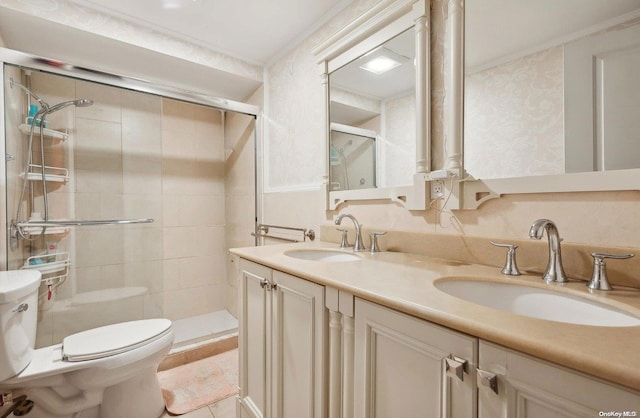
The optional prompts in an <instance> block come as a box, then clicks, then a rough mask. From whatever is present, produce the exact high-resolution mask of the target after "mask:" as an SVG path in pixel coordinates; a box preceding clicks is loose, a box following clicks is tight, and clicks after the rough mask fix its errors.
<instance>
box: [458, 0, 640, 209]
mask: <svg viewBox="0 0 640 418" xmlns="http://www.w3.org/2000/svg"><path fill="white" fill-rule="evenodd" d="M458 2H459V7H460V9H461V10H463V11H464V3H465V0H450V2H449V9H450V12H449V19H448V22H447V26H448V27H447V29H448V33H449V37H450V39H449V42H450V54H451V65H452V69H451V71H450V72H449V80H448V85H449V91H450V92H451V96H452V101H453V102H454V103H453V105H452V106H451V108H450V110H451V111H450V112H448V113H449V116H448V121H447V124H448V126H456V127H458V128H459V131H456V130H454V131H451V130H450V131H449V132H450V133H454V135H453V136H450V137H453V138H454V141H452V142H456V143H458V144H459V146H460V147H461V148H463V147H462V144H463V142H464V139H463V128H462V127H463V126H464V119H463V115H464V13H458V14H456V13H453V14H452V11H451V7H452V4H453V3H458ZM456 8H457V7H454V9H456ZM456 62H457V64H456ZM464 173H465V177H463V178H462V179H461V180H459V181H458V184H457V187H456V188H455V189H456V190H454V192H455V193H454V196H455V199H452V201H451V203H450V204H448V205H447V206H448V207H449V208H451V209H456V208H457V209H477V208H478V207H479V206H480V205H482V204H483V203H484V202H486V201H487V200H490V199H495V198H499V197H500V196H502V195H506V194H522V193H564V192H602V191H623V190H640V169H637V168H634V169H627V170H612V171H592V172H584V173H565V174H555V175H542V176H528V177H511V178H502V179H485V180H483V179H474V178H473V177H471V176H469V175H468V174H467V173H466V172H464Z"/></svg>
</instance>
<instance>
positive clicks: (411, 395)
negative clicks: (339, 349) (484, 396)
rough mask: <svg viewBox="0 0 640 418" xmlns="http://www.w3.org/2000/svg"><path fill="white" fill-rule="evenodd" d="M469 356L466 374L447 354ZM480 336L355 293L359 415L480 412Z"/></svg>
mask: <svg viewBox="0 0 640 418" xmlns="http://www.w3.org/2000/svg"><path fill="white" fill-rule="evenodd" d="M450 354H452V355H454V356H455V357H458V358H462V359H466V360H467V361H468V372H469V374H463V376H462V378H463V380H460V379H458V378H457V377H448V376H447V373H446V365H445V363H446V361H445V358H446V357H448V356H449V355H450ZM476 359H477V340H476V339H475V338H471V337H469V336H466V335H463V334H460V333H457V332H454V331H451V330H449V329H446V328H444V327H440V326H437V325H434V324H431V323H429V322H426V321H423V320H420V319H417V318H414V317H411V316H409V315H405V314H402V313H399V312H396V311H393V310H391V309H387V308H384V307H381V306H378V305H375V304H372V303H369V302H365V301H362V300H359V299H356V305H355V377H354V380H355V393H354V397H355V417H356V418H365V417H366V418H374V417H375V418H398V417H407V418H417V417H426V418H436V417H459V418H472V417H475V416H476V412H477V409H476V406H477V396H476V393H477V391H476V386H475V364H476Z"/></svg>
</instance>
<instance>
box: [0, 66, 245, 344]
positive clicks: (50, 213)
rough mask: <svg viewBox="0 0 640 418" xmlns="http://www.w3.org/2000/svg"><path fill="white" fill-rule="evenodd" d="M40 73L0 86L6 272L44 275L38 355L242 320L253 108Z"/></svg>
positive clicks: (13, 75)
mask: <svg viewBox="0 0 640 418" xmlns="http://www.w3.org/2000/svg"><path fill="white" fill-rule="evenodd" d="M6 61H7V60H5V62H6ZM38 67H41V66H40V65H38V64H36V65H35V68H33V67H27V66H25V65H12V64H9V63H5V64H4V66H3V77H2V78H3V91H4V116H5V117H4V121H3V123H4V133H5V141H4V147H5V154H6V159H5V160H6V161H5V173H6V174H5V182H4V185H5V193H3V194H4V198H5V199H6V216H5V218H6V220H5V222H6V225H5V226H6V228H5V230H6V231H7V236H6V268H7V269H21V268H26V269H37V270H40V271H41V272H42V274H43V280H42V284H41V287H40V300H39V309H40V312H39V323H38V334H37V342H36V344H37V346H46V345H51V344H54V343H58V342H60V341H61V340H62V339H63V338H64V337H65V336H67V335H69V334H71V333H74V332H79V331H82V330H85V329H89V328H94V327H97V326H101V325H107V324H111V323H116V322H122V321H127V320H134V319H143V318H154V317H166V318H169V319H172V320H182V319H185V318H188V317H193V316H199V315H203V314H207V313H210V312H216V311H223V310H227V311H230V312H232V313H233V314H235V303H233V302H234V301H235V299H236V298H235V296H234V295H235V288H234V282H233V277H232V276H233V275H232V274H231V273H232V272H229V273H230V274H229V275H227V270H230V269H228V268H227V265H228V263H229V256H228V254H227V249H228V248H229V246H230V245H233V246H237V245H253V243H254V241H253V239H252V238H251V236H250V233H251V232H252V231H253V230H254V228H255V226H254V225H255V219H256V213H255V208H256V204H255V202H256V195H255V183H256V182H255V161H256V160H255V136H256V129H255V127H256V116H257V110H256V109H257V108H256V107H255V106H251V105H244V104H242V103H237V102H230V101H226V100H220V99H210V98H209V99H207V98H206V97H204V96H185V95H184V94H183V93H182V92H179V91H173V90H168V91H161V90H160V89H154V88H153V86H150V85H148V84H144V85H141V86H140V87H139V88H137V86H136V85H135V83H133V84H131V83H129V84H127V85H126V86H122V80H123V79H122V78H113V80H112V79H110V78H107V80H106V81H107V82H105V80H97V81H99V82H96V81H94V80H87V79H86V78H78V77H77V76H76V75H74V74H60V72H62V71H53V70H52V71H48V69H47V68H38ZM55 72H58V73H57V74H56V73H55ZM110 81H113V84H114V85H111V84H112V83H111V82H110ZM124 87H126V88H124ZM238 214H242V215H243V216H239V215H238Z"/></svg>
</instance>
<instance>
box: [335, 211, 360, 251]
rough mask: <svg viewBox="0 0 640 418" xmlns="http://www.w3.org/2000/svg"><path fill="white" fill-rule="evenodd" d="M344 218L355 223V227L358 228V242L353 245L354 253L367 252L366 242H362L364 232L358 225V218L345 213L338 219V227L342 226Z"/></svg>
mask: <svg viewBox="0 0 640 418" xmlns="http://www.w3.org/2000/svg"><path fill="white" fill-rule="evenodd" d="M343 218H349V219H351V220H352V221H353V225H354V226H355V227H356V242H355V243H354V244H353V251H365V250H366V249H367V248H366V247H365V246H364V242H363V241H362V230H361V229H360V227H361V225H360V224H359V223H358V221H357V220H356V218H355V217H354V216H353V215H351V214H349V213H343V214H342V215H340V216H338V217H337V218H336V225H340V222H342V219H343Z"/></svg>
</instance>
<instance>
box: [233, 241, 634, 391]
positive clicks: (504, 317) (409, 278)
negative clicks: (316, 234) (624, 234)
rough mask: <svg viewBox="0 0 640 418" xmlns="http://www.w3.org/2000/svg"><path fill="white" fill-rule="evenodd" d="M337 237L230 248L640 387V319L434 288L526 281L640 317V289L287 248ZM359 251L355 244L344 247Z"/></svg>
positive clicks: (401, 256) (389, 256) (416, 258)
mask: <svg viewBox="0 0 640 418" xmlns="http://www.w3.org/2000/svg"><path fill="white" fill-rule="evenodd" d="M337 247H338V246H337V244H335V243H330V242H322V241H316V242H305V243H297V244H283V245H268V246H262V247H247V248H234V249H231V250H230V251H231V253H232V254H235V255H237V256H239V257H241V258H244V259H247V260H250V261H254V262H256V263H259V264H262V265H265V266H267V267H270V268H273V269H275V270H279V271H282V272H284V273H288V274H291V275H294V276H298V277H301V278H304V279H307V280H310V281H313V282H316V283H319V284H322V285H326V286H330V287H333V288H336V289H339V290H344V291H347V292H350V293H352V294H353V295H355V296H356V297H359V298H362V299H366V300H369V301H372V302H375V303H378V304H380V305H384V306H387V307H389V308H393V309H396V310H398V311H400V312H404V313H406V314H409V315H413V316H415V317H418V318H423V319H425V320H428V321H431V322H433V323H436V324H440V325H443V326H446V327H449V328H451V329H454V330H457V331H461V332H464V333H466V334H469V335H472V336H475V337H478V338H481V339H483V340H486V341H490V342H493V343H496V344H500V345H502V346H505V347H508V348H512V349H514V350H518V351H521V352H523V353H526V354H529V355H532V356H535V357H538V358H541V359H544V360H547V361H550V362H553V363H556V364H559V365H562V366H566V367H568V368H571V369H574V370H577V371H580V372H583V373H587V374H590V375H593V376H597V377H600V378H602V379H606V380H609V381H611V382H614V383H617V384H619V385H622V386H626V387H629V388H632V389H634V390H637V391H640V355H638V350H640V326H635V327H599V326H589V325H575V324H570V323H563V322H555V321H548V320H543V319H536V318H530V317H526V316H520V315H514V314H510V313H506V312H503V311H500V310H497V309H493V308H488V307H484V306H481V305H478V304H475V303H471V302H467V301H465V300H462V299H459V298H456V297H453V296H450V295H448V294H446V293H444V292H442V291H441V290H439V289H437V288H436V287H435V284H434V283H435V282H436V281H437V280H440V279H446V278H469V279H482V280H491V281H499V282H504V283H512V284H513V283H523V284H526V285H528V286H534V287H536V286H537V287H541V288H546V289H553V290H557V291H558V292H567V293H570V294H574V295H576V294H578V295H580V296H582V297H584V298H588V299H591V300H595V301H598V302H601V303H605V304H610V305H613V306H616V307H618V308H621V309H623V310H626V311H628V312H630V313H632V314H634V315H636V316H638V317H640V290H638V289H631V288H622V287H618V288H616V289H615V290H613V291H610V292H593V293H591V292H590V291H589V289H587V287H586V286H585V284H586V283H585V282H584V281H572V282H570V283H567V284H564V285H559V284H546V283H545V282H544V281H542V280H541V278H540V275H538V274H536V275H531V274H523V275H521V276H518V277H513V276H504V275H502V274H501V273H500V269H499V268H496V267H492V266H482V265H476V264H467V263H459V262H456V261H451V260H444V259H438V258H431V257H427V256H423V255H416V254H406V253H397V252H381V253H377V254H370V253H369V252H360V253H356V254H358V256H359V257H361V260H356V261H346V262H325V261H315V260H302V259H297V258H293V257H289V256H287V255H285V252H287V251H290V250H295V249H332V250H338V248H337ZM344 251H345V252H349V253H352V254H353V250H344Z"/></svg>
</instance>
